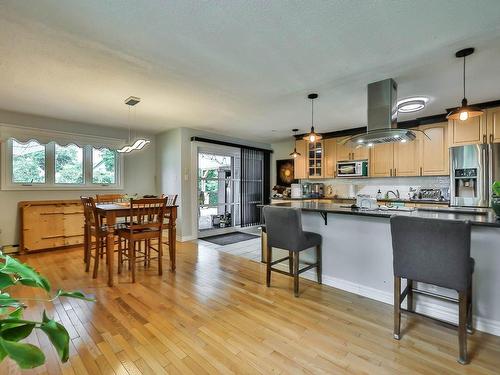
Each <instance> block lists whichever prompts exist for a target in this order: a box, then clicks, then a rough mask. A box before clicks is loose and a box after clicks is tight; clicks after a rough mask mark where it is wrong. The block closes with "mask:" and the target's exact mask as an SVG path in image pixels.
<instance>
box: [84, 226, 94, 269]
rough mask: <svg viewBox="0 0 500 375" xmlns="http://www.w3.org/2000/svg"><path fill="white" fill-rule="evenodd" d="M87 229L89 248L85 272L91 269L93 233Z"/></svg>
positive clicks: (86, 251) (86, 253) (86, 252)
mask: <svg viewBox="0 0 500 375" xmlns="http://www.w3.org/2000/svg"><path fill="white" fill-rule="evenodd" d="M89 232H90V231H87V234H86V236H87V249H86V250H85V256H86V257H87V258H86V260H85V272H89V271H90V254H91V252H92V235H91V234H90V233H89Z"/></svg>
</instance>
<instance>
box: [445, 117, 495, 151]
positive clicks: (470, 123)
mask: <svg viewBox="0 0 500 375" xmlns="http://www.w3.org/2000/svg"><path fill="white" fill-rule="evenodd" d="M485 117H486V116H485V115H482V116H478V117H472V118H469V119H468V120H465V121H461V120H450V121H449V122H448V131H449V134H450V135H449V136H450V146H464V145H470V144H479V143H486V142H487V136H486V132H487V129H486V118H485Z"/></svg>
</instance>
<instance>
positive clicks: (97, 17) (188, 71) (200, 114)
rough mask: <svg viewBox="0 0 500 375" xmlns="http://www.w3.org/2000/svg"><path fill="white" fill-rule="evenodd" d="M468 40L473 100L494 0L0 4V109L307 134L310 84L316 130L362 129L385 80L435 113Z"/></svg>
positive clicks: (452, 101) (485, 65)
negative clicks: (369, 92)
mask: <svg viewBox="0 0 500 375" xmlns="http://www.w3.org/2000/svg"><path fill="white" fill-rule="evenodd" d="M469 46H474V47H476V53H475V54H474V55H473V56H472V57H471V58H470V59H469V60H468V61H469V63H468V65H467V70H468V78H469V79H468V82H469V85H468V86H469V88H468V93H467V97H468V98H469V102H472V103H474V102H483V101H489V100H496V99H500V78H499V77H500V1H498V0H475V1H470V0H440V1H436V0H419V1H415V0H408V1H406V0H400V1H383V0H378V1H369V0H351V1H313V0H310V1H300V2H289V1H284V0H283V1H281V0H274V1H249V0H248V1H241V0H225V1H222V0H221V1H187V0H176V1H164V0H147V1H145V0H144V1H136V0H114V1H113V0H109V1H102V0H85V1H81V0H65V1H60V0H31V1H30V0H23V1H19V0H2V1H1V2H0V83H1V84H0V108H2V109H7V110H12V111H19V112H27V113H32V114H38V115H44V116H51V117H56V118H61V119H67V120H73V121H81V122H90V123H96V124H102V125H107V126H120V127H126V126H127V108H126V106H125V105H124V104H123V100H124V99H125V98H126V97H128V96H129V95H135V96H139V97H141V98H142V99H143V101H142V102H141V103H140V104H139V105H138V106H137V107H136V109H137V113H136V116H137V117H136V120H135V123H134V127H137V128H142V129H144V130H148V131H154V132H160V131H163V130H166V129H169V128H174V127H179V126H188V127H193V128H199V129H205V130H211V131H218V132H223V133H224V134H225V135H232V136H237V137H242V138H246V139H250V140H255V141H272V140H278V139H283V138H284V137H287V136H288V135H289V134H291V132H290V129H292V128H295V127H296V128H299V129H301V130H302V131H306V130H307V128H308V126H309V125H310V103H308V101H307V99H306V95H307V94H308V93H309V92H318V93H319V95H320V97H319V99H318V100H317V105H316V109H317V110H316V113H317V116H316V120H317V121H316V124H317V130H318V131H320V132H323V131H331V130H338V129H345V128H351V127H358V126H363V125H364V124H365V122H366V85H367V84H368V83H370V82H373V81H377V80H380V79H384V78H388V77H393V78H395V79H396V81H397V82H398V84H399V92H398V94H399V97H405V96H409V95H416V94H418V95H428V96H430V97H431V102H430V104H429V105H428V108H427V109H426V110H425V111H423V112H419V114H418V116H424V115H431V114H437V113H442V112H444V109H445V108H447V107H452V106H456V105H458V103H459V102H460V99H461V81H460V79H461V61H459V60H457V59H455V58H454V52H455V51H456V50H458V49H460V48H463V47H469ZM413 117H414V116H413ZM409 118H411V117H410V116H408V115H406V116H405V117H403V116H400V119H401V120H405V119H409ZM0 121H1V119H0Z"/></svg>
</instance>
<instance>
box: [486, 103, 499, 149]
mask: <svg viewBox="0 0 500 375" xmlns="http://www.w3.org/2000/svg"><path fill="white" fill-rule="evenodd" d="M486 123H487V132H488V142H489V143H500V107H497V108H488V109H487V111H486Z"/></svg>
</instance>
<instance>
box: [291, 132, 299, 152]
mask: <svg viewBox="0 0 500 375" xmlns="http://www.w3.org/2000/svg"><path fill="white" fill-rule="evenodd" d="M292 131H293V135H294V137H293V139H294V140H295V135H296V134H297V132H298V131H299V129H292ZM290 156H291V157H292V158H294V159H296V158H297V157H298V156H300V153H299V152H297V147H296V146H295V145H294V146H293V152H292V153H290Z"/></svg>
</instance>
